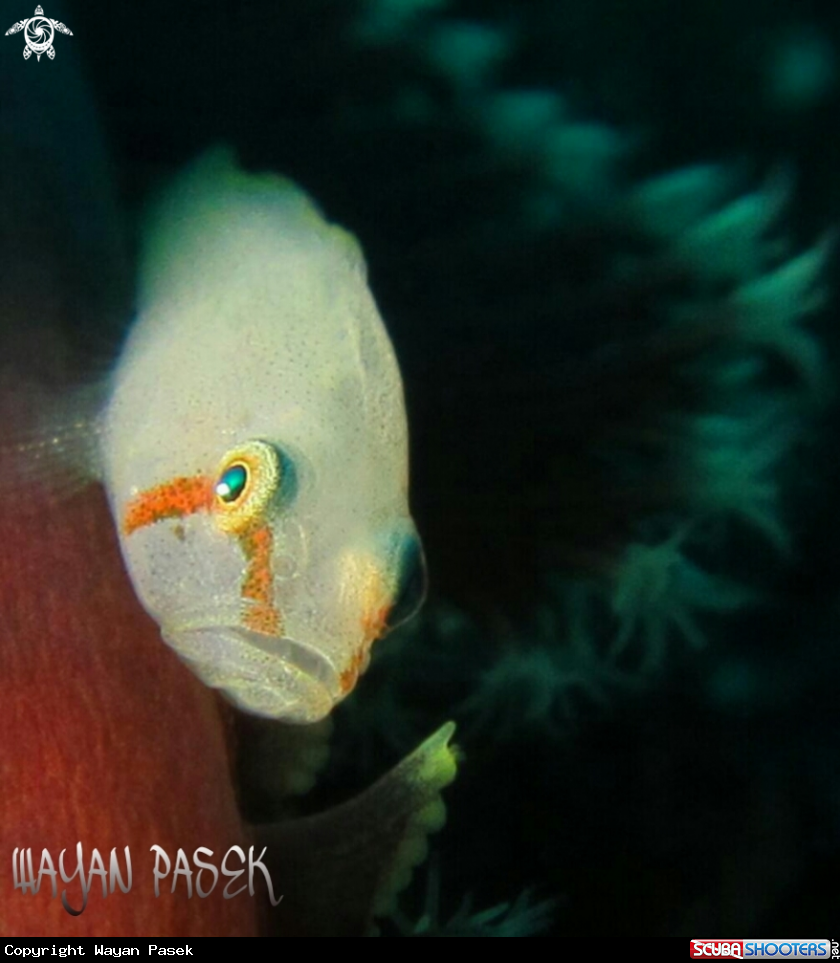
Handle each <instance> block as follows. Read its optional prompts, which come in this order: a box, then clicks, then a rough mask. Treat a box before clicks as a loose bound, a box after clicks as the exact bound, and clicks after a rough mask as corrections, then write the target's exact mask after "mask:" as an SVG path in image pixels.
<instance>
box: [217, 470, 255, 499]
mask: <svg viewBox="0 0 840 963" xmlns="http://www.w3.org/2000/svg"><path fill="white" fill-rule="evenodd" d="M247 484H248V466H247V465H243V464H242V463H241V462H237V463H236V464H235V465H231V466H230V468H227V469H226V470H225V471H223V472H222V474H221V476H220V478H219V480H218V481H217V482H216V487H215V489H214V491H215V492H216V495H217V496H218V497H219V498H220V499H221V500H222V501H223V502H224V503H225V504H226V505H229V504H231V502H235V501H236V500H237V499H238V498H239V497H240V496H241V495H242V492H244V491H245V487H246V485H247Z"/></svg>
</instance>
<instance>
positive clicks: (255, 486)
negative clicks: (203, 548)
mask: <svg viewBox="0 0 840 963" xmlns="http://www.w3.org/2000/svg"><path fill="white" fill-rule="evenodd" d="M282 474H283V472H282V463H281V459H280V453H279V452H278V451H277V449H276V448H275V447H274V446H273V445H269V444H268V443H267V442H264V441H249V442H247V443H246V444H244V445H239V446H238V447H236V448H234V449H232V450H231V451H229V452H228V453H227V454H226V455H225V457H224V458H223V459H222V461H221V464H220V465H219V468H218V470H217V472H216V482H215V483H214V485H213V493H214V495H215V499H214V515H215V519H216V524H217V526H218V527H219V528H220V529H221V530H222V531H223V532H243V531H245V530H246V529H248V528H250V527H251V526H252V525H254V524H255V523H258V522H259V521H261V520H262V517H263V514H264V513H265V510H266V508H267V507H268V505H269V504H270V502H271V500H272V499H273V498H274V496H275V494H276V493H277V491H278V489H279V488H280V485H281V482H282Z"/></svg>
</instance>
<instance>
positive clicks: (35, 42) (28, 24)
mask: <svg viewBox="0 0 840 963" xmlns="http://www.w3.org/2000/svg"><path fill="white" fill-rule="evenodd" d="M21 30H22V31H23V39H24V41H25V42H26V46H25V47H24V48H23V59H24V60H29V58H30V57H31V56H32V54H35V56H36V57H37V58H38V60H40V59H41V54H43V53H45V54H46V55H47V56H48V57H49V58H50V60H54V59H55V50H54V49H53V45H52V42H53V37H54V36H55V32H56V30H57V31H58V32H59V33H66V34H67V36H68V37H72V36H73V31H72V30H68V29H67V27H65V26H64V24H63V23H60V22H59V21H58V20H50V18H49V17H45V16H44V10H43V7H41V6H40V5H39V6H37V7H36V8H35V13H34V15H33V16H31V17H30V18H29V19H28V20H18V22H17V23H15V24H12V26H11V27H9V29H8V30H7V31H6V36H7V37H8V36H10V35H11V34H13V33H20V31H21Z"/></svg>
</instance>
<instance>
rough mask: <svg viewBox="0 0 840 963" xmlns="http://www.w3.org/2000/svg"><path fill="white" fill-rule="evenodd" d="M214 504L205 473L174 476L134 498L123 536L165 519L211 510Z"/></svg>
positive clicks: (124, 521) (211, 488) (124, 525)
mask: <svg viewBox="0 0 840 963" xmlns="http://www.w3.org/2000/svg"><path fill="white" fill-rule="evenodd" d="M212 504H213V483H212V481H211V480H210V479H209V478H205V477H204V476H203V475H194V476H192V477H182V478H174V479H173V480H172V481H169V482H164V484H162V485H156V486H155V487H154V488H149V489H147V490H146V491H144V492H141V493H140V494H139V495H137V496H135V497H134V498H132V499H131V501H130V502H129V503H128V506H127V507H126V510H125V514H124V515H123V523H122V530H123V534H124V535H131V534H132V532H136V531H137V529H138V528H144V527H145V526H146V525H154V523H155V522H160V521H162V520H163V519H165V518H183V517H184V516H185V515H193V514H195V512H198V511H208V510H209V509H210V507H211V506H212Z"/></svg>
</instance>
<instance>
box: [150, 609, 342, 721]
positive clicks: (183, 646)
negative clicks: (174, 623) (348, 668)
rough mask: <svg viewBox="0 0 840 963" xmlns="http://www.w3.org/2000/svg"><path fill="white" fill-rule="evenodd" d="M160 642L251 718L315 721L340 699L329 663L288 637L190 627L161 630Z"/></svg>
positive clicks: (336, 678) (211, 626) (227, 628)
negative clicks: (251, 715) (169, 647)
mask: <svg viewBox="0 0 840 963" xmlns="http://www.w3.org/2000/svg"><path fill="white" fill-rule="evenodd" d="M163 637H164V639H165V641H166V642H167V644H169V645H170V646H171V647H172V648H173V649H175V651H176V652H177V653H178V655H179V656H180V657H181V658H182V659H183V660H184V661H185V662H187V663H188V664H189V665H190V666H191V667H192V669H193V671H194V672H195V673H196V674H197V675H198V677H199V678H200V679H201V680H202V681H203V682H204V683H206V684H207V685H209V686H211V687H212V688H215V689H221V690H222V691H223V692H224V694H225V695H226V696H227V698H228V699H230V700H231V701H232V702H233V703H234V704H235V705H237V706H238V707H239V708H241V709H243V710H245V711H246V712H249V713H251V714H254V715H260V716H266V717H268V718H272V719H280V720H282V721H284V722H289V723H298V724H309V723H313V722H318V721H320V720H321V719H323V718H324V717H325V716H327V715H328V714H329V713H330V711H331V710H332V708H333V706H334V705H335V704H336V703H337V702H338V701H339V700H340V699H341V698H342V695H343V693H342V689H341V680H340V677H339V674H338V672H336V670H335V667H334V666H333V664H332V662H330V660H329V659H328V658H327V657H326V656H325V655H324V654H323V653H321V652H320V651H319V650H318V649H316V648H314V647H313V646H311V645H308V644H307V643H305V642H301V641H299V640H297V639H293V638H291V637H289V636H285V635H277V636H275V635H264V634H262V633H260V632H254V631H252V630H250V629H246V628H242V627H241V626H236V625H216V624H208V625H196V624H192V625H189V626H188V627H182V628H179V629H176V630H170V631H164V632H163Z"/></svg>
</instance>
